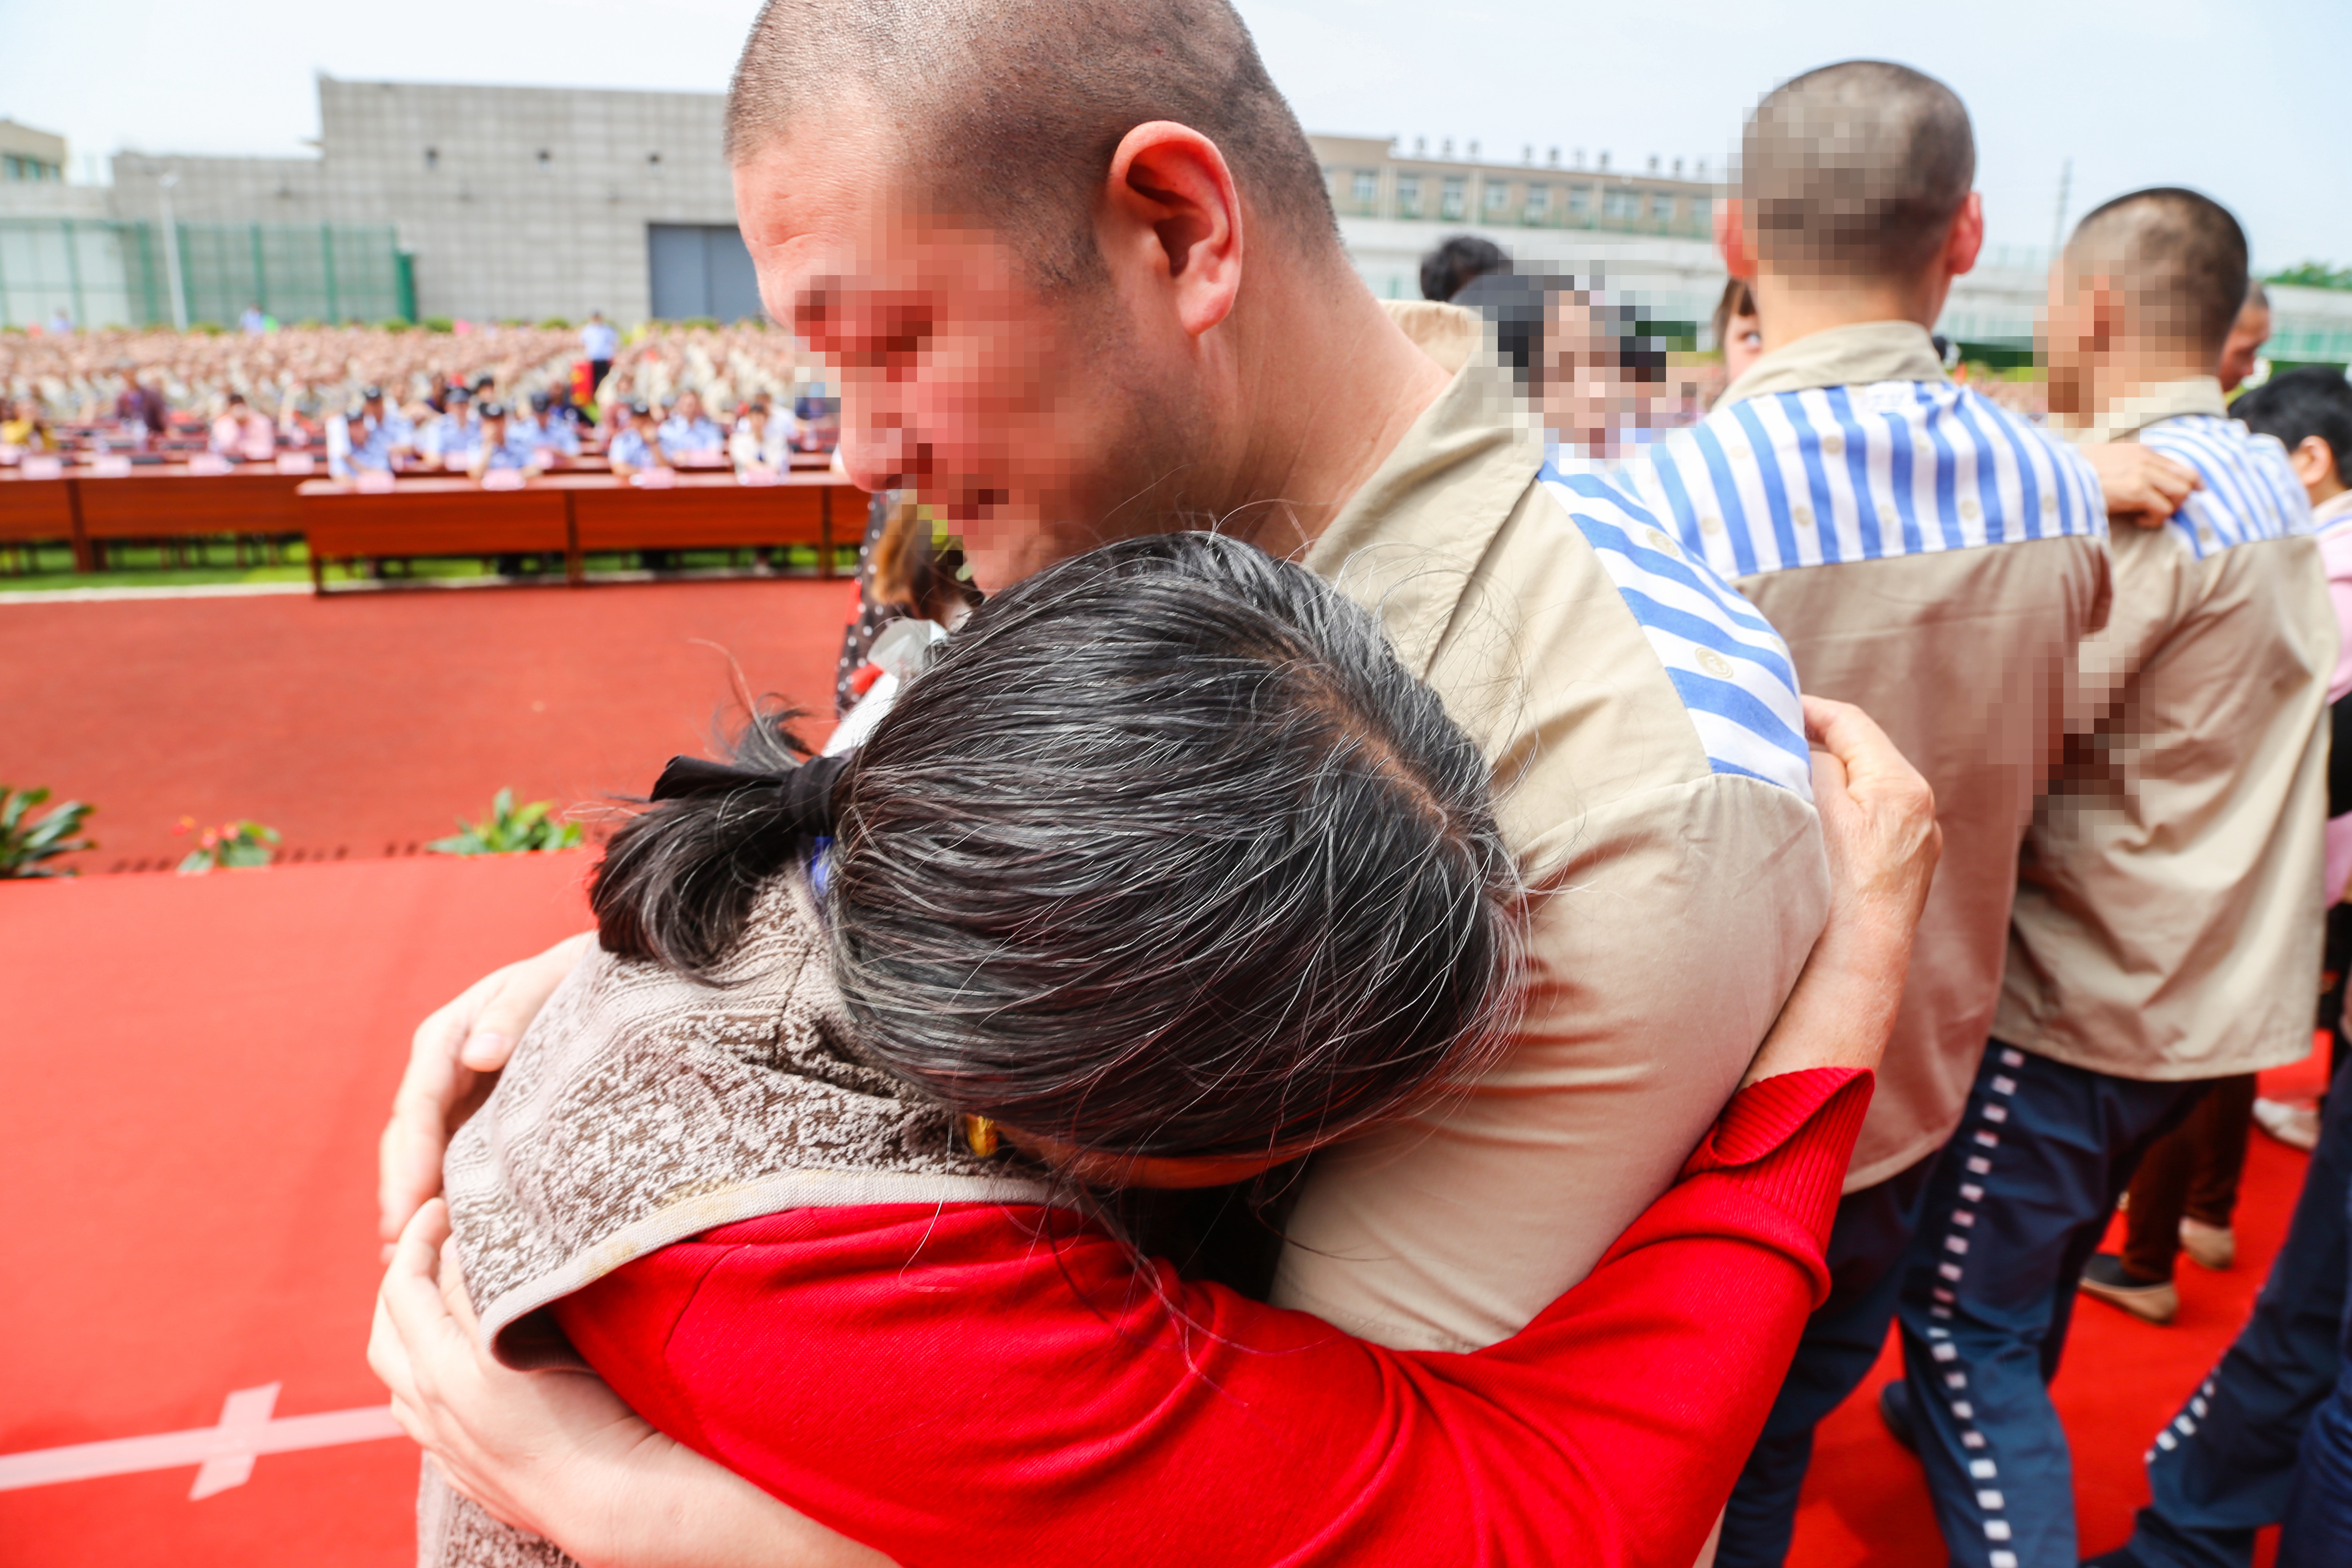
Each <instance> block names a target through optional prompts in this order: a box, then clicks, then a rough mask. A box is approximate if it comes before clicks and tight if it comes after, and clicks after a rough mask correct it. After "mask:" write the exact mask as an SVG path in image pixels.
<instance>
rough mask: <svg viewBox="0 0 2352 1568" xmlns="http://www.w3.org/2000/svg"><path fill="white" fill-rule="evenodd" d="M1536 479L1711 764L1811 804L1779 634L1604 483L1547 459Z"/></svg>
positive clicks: (1792, 679)
mask: <svg viewBox="0 0 2352 1568" xmlns="http://www.w3.org/2000/svg"><path fill="white" fill-rule="evenodd" d="M1537 477H1538V480H1539V482H1541V483H1542V485H1543V486H1544V488H1545V489H1548V490H1549V491H1550V492H1551V494H1552V496H1553V497H1554V499H1556V500H1558V501H1559V504H1560V506H1561V507H1562V508H1563V509H1564V510H1566V511H1567V513H1568V515H1569V518H1570V521H1573V522H1574V523H1575V524H1576V526H1577V529H1578V531H1580V532H1581V533H1582V534H1583V535H1584V539H1585V542H1587V543H1588V544H1590V545H1591V547H1592V551H1593V553H1594V554H1595V555H1596V556H1597V557H1598V558H1599V560H1600V562H1601V569H1602V570H1604V571H1605V572H1607V573H1608V574H1609V580H1610V581H1611V582H1612V583H1613V584H1616V586H1617V594H1618V596H1619V597H1620V598H1621V599H1622V600H1623V601H1624V604H1625V607H1626V608H1627V609H1628V610H1630V611H1632V612H1633V619H1634V621H1635V623H1636V624H1638V625H1639V626H1641V628H1642V633H1643V637H1646V638H1647V639H1648V641H1649V644H1650V649H1651V651H1652V652H1653V653H1654V654H1656V655H1657V658H1658V661H1659V662H1660V663H1661V664H1663V665H1664V666H1665V670H1666V678H1667V679H1669V680H1671V681H1672V682H1673V683H1674V688H1675V691H1676V693H1677V694H1679V695H1680V696H1681V698H1682V701H1683V707H1684V710H1685V711H1686V712H1687V713H1688V714H1689V715H1690V720H1691V723H1692V725H1693V727H1694V728H1695V729H1696V731H1698V738H1699V744H1700V746H1701V747H1702V749H1703V750H1704V751H1705V752H1706V759H1707V765H1708V766H1709V767H1710V768H1712V769H1713V770H1714V771H1715V772H1716V773H1737V774H1739V775H1741V776H1742V777H1746V778H1753V779H1761V780H1762V781H1764V782H1765V783H1767V784H1779V785H1780V786H1781V787H1782V788H1784V789H1790V790H1794V791H1796V792H1797V793H1798V794H1799V795H1802V796H1803V797H1804V798H1805V799H1807V800H1811V799H1812V797H1813V770H1812V759H1811V756H1810V754H1809V753H1808V752H1807V749H1806V746H1805V720H1804V710H1803V709H1802V708H1801V706H1800V705H1799V703H1798V700H1797V674H1796V669H1795V668H1794V666H1793V665H1791V664H1790V659H1789V647H1788V645H1787V644H1786V643H1784V642H1782V641H1781V640H1780V633H1778V632H1776V631H1774V630H1773V629H1772V628H1771V626H1769V624H1768V623H1767V622H1766V621H1765V619H1764V617H1763V616H1759V615H1758V614H1757V613H1756V607H1755V606H1754V605H1750V604H1749V603H1748V601H1747V600H1745V599H1743V598H1741V597H1740V596H1739V595H1738V593H1737V592H1735V591H1734V590H1733V589H1732V588H1731V587H1730V586H1729V585H1728V584H1726V583H1725V582H1724V581H1723V580H1722V579H1721V578H1720V577H1718V576H1717V574H1715V573H1714V572H1712V571H1710V570H1708V569H1707V567H1706V564H1705V563H1703V562H1701V561H1698V560H1696V559H1694V558H1693V557H1692V556H1691V555H1689V554H1687V553H1685V551H1684V550H1683V548H1682V547H1681V546H1680V545H1679V544H1677V543H1676V542H1675V539H1674V536H1673V535H1672V534H1671V533H1669V532H1668V531H1666V530H1665V529H1664V528H1663V527H1661V526H1660V525H1659V522H1658V520H1657V518H1656V517H1655V516H1654V515H1653V514H1652V513H1651V512H1650V511H1648V510H1645V509H1644V508H1643V506H1642V505H1641V504H1640V503H1639V502H1637V501H1635V500H1633V499H1632V498H1631V497H1629V496H1627V495H1626V494H1625V493H1624V492H1623V491H1622V490H1620V489H1616V488H1615V487H1613V486H1612V485H1611V484H1610V483H1609V482H1608V481H1607V480H1606V479H1601V478H1600V477H1599V476H1598V475H1595V474H1589V473H1575V474H1563V473H1561V472H1560V471H1559V468H1555V467H1553V466H1552V465H1551V464H1549V463H1547V464H1546V465H1544V468H1543V469H1542V471H1541V472H1540V473H1539V474H1538V476H1537Z"/></svg>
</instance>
